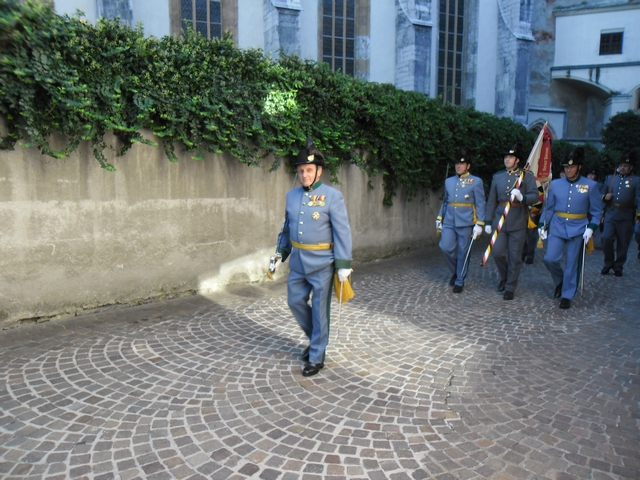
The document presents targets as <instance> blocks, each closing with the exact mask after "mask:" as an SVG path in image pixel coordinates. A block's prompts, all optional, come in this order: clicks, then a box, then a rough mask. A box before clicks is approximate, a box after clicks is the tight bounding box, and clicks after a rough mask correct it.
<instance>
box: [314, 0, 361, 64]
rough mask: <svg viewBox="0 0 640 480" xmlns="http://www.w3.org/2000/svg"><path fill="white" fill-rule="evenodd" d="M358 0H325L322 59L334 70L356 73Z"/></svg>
mask: <svg viewBox="0 0 640 480" xmlns="http://www.w3.org/2000/svg"><path fill="white" fill-rule="evenodd" d="M355 4H356V0H323V3H322V61H323V62H326V63H328V64H329V65H331V69H332V70H333V71H336V70H340V71H341V72H342V73H346V74H347V75H351V76H353V75H354V73H355V33H356V29H355V23H356V22H355V18H356V15H355V14H356V6H355Z"/></svg>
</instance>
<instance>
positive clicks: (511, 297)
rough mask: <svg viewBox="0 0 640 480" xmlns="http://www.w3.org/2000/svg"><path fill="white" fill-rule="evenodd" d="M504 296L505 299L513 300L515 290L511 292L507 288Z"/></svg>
mask: <svg viewBox="0 0 640 480" xmlns="http://www.w3.org/2000/svg"><path fill="white" fill-rule="evenodd" d="M502 298H503V299H505V300H513V292H510V291H509V290H507V291H506V292H504V295H503V296H502Z"/></svg>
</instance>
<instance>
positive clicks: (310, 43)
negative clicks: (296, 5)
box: [300, 0, 321, 62]
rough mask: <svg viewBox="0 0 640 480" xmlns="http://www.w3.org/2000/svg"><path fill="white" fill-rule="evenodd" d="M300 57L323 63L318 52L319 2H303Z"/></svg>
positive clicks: (305, 0)
mask: <svg viewBox="0 0 640 480" xmlns="http://www.w3.org/2000/svg"><path fill="white" fill-rule="evenodd" d="M300 4H301V6H302V10H301V11H300V56H301V57H302V58H306V59H309V60H313V61H315V62H318V61H321V55H320V53H319V52H318V28H319V27H318V25H319V23H318V22H319V21H320V20H319V19H318V13H319V11H320V10H319V5H318V0H301V2H300Z"/></svg>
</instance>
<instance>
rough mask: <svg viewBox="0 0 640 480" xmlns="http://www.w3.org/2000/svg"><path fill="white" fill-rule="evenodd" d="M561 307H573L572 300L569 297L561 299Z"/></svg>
mask: <svg viewBox="0 0 640 480" xmlns="http://www.w3.org/2000/svg"><path fill="white" fill-rule="evenodd" d="M560 308H571V300H569V299H568V298H562V299H560Z"/></svg>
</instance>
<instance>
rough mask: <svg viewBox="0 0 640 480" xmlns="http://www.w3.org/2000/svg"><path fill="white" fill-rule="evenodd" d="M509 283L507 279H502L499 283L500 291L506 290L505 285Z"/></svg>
mask: <svg viewBox="0 0 640 480" xmlns="http://www.w3.org/2000/svg"><path fill="white" fill-rule="evenodd" d="M506 284H507V281H506V280H500V283H499V284H498V291H499V292H504V286H505V285H506Z"/></svg>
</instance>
